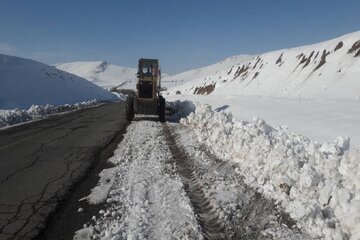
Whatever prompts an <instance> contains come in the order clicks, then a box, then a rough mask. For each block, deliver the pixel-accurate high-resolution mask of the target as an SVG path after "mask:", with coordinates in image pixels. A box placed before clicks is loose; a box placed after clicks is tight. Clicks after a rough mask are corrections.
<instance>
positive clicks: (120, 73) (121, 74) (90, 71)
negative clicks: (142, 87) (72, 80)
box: [54, 61, 137, 89]
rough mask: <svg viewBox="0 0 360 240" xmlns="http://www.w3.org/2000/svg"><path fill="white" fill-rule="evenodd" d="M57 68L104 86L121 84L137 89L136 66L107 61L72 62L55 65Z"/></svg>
mask: <svg viewBox="0 0 360 240" xmlns="http://www.w3.org/2000/svg"><path fill="white" fill-rule="evenodd" d="M54 66H55V67H56V68H58V69H60V70H63V71H66V72H69V73H72V74H75V75H77V76H80V77H83V78H85V79H87V80H89V81H91V82H93V83H95V84H96V85H98V86H100V87H103V88H111V87H116V86H121V88H129V89H135V85H136V81H137V79H136V73H137V69H136V68H128V67H121V66H117V65H114V64H111V63H108V62H106V61H99V62H70V63H63V64H56V65H54Z"/></svg>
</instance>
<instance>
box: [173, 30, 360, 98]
mask: <svg viewBox="0 0 360 240" xmlns="http://www.w3.org/2000/svg"><path fill="white" fill-rule="evenodd" d="M225 62H227V63H226V64H223V67H222V68H221V69H218V66H220V63H219V64H215V65H212V66H209V67H207V68H206V69H207V71H209V72H211V73H210V74H204V75H198V74H197V72H198V71H199V70H192V71H189V72H186V73H182V74H178V75H175V76H172V78H174V79H176V78H178V77H179V76H180V77H181V76H183V75H186V79H192V80H189V81H188V82H186V83H185V84H183V85H179V86H176V87H174V88H172V89H171V90H169V92H168V94H176V92H177V93H180V92H181V93H182V94H210V93H211V94H214V95H228V94H232V95H258V96H273V97H290V98H298V97H300V96H301V97H311V98H337V99H340V98H341V99H346V98H359V97H360V81H359V78H360V31H359V32H354V33H350V34H347V35H344V36H341V37H338V38H335V39H332V40H329V41H324V42H321V43H317V44H313V45H308V46H304V47H298V48H291V49H282V50H278V51H273V52H268V53H264V54H261V55H259V56H256V57H254V59H253V60H251V61H247V62H239V61H237V60H236V58H229V59H227V60H225ZM215 66H216V67H215ZM213 72H215V73H213Z"/></svg>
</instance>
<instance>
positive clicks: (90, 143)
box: [0, 102, 127, 240]
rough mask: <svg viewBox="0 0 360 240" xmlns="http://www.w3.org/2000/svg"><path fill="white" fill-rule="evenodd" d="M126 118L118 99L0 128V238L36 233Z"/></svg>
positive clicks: (26, 235)
mask: <svg viewBox="0 0 360 240" xmlns="http://www.w3.org/2000/svg"><path fill="white" fill-rule="evenodd" d="M126 122H127V120H126V103H124V102H123V103H112V104H105V105H101V106H98V107H92V108H88V109H83V110H79V111H75V112H70V113H66V114H63V115H57V116H54V117H51V118H48V119H44V120H41V121H38V122H33V123H29V124H24V125H21V126H17V127H12V128H9V129H6V130H0V240H3V239H32V238H33V237H35V236H36V235H37V234H38V233H39V231H40V230H41V229H42V228H43V227H44V224H45V221H46V219H47V218H48V217H49V215H50V213H51V212H53V211H54V209H55V207H56V205H57V203H58V202H59V201H60V200H61V199H63V198H64V196H65V194H67V193H68V191H69V189H70V187H71V185H72V183H74V182H76V181H77V180H79V179H80V178H82V177H83V176H84V174H85V173H87V171H88V169H89V168H90V166H91V165H93V164H94V162H95V161H96V160H97V157H96V156H98V155H99V154H100V152H101V150H102V149H103V148H104V146H106V145H107V144H109V143H110V142H111V141H112V140H113V139H114V136H115V135H116V133H118V132H119V131H121V130H123V129H124V127H125V125H126Z"/></svg>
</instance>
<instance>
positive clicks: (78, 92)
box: [0, 54, 117, 110]
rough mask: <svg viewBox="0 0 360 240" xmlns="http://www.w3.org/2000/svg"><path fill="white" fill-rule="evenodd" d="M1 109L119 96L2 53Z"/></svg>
mask: <svg viewBox="0 0 360 240" xmlns="http://www.w3.org/2000/svg"><path fill="white" fill-rule="evenodd" d="M0 77H1V82H0V85H1V88H0V109H3V110H4V109H15V108H19V109H28V108H30V107H31V105H34V104H36V105H46V104H53V105H63V104H74V103H78V102H83V101H90V100H93V99H96V100H98V101H101V100H115V99H116V98H117V97H116V95H114V94H112V93H110V92H108V91H106V90H104V89H102V88H100V87H98V86H96V85H95V84H93V83H91V82H89V81H87V80H85V79H83V78H80V77H77V76H75V75H73V74H70V73H67V72H64V71H61V70H58V69H56V68H55V67H51V66H48V65H46V64H42V63H39V62H36V61H33V60H30V59H24V58H19V57H13V56H7V55H2V54H0Z"/></svg>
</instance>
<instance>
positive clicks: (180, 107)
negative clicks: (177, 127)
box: [166, 100, 195, 121]
mask: <svg viewBox="0 0 360 240" xmlns="http://www.w3.org/2000/svg"><path fill="white" fill-rule="evenodd" d="M166 107H168V108H171V109H172V110H173V111H175V113H174V114H173V115H171V116H170V118H169V119H168V120H171V121H179V120H180V119H181V118H184V117H187V116H188V115H189V114H190V113H192V112H194V111H195V105H194V104H193V102H191V101H179V100H176V101H174V102H166Z"/></svg>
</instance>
